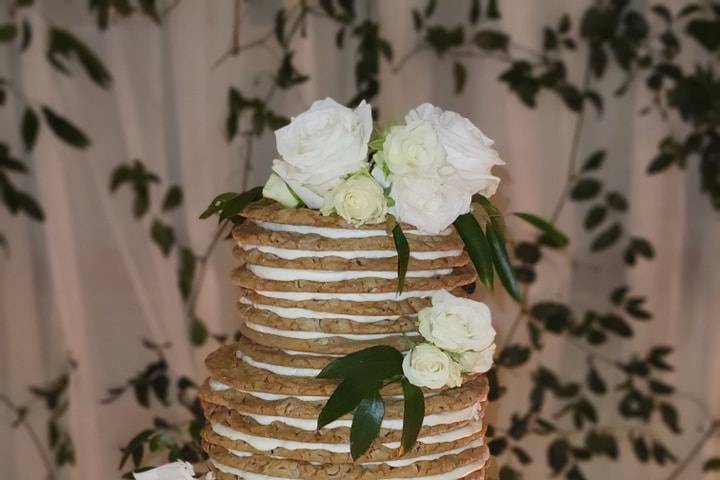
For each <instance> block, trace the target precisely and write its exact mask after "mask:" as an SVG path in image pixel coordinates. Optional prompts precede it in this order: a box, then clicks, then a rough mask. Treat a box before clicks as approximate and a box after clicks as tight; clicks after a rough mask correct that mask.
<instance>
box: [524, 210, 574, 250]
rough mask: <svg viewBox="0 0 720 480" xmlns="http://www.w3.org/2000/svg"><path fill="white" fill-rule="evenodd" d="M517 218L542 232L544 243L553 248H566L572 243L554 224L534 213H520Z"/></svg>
mask: <svg viewBox="0 0 720 480" xmlns="http://www.w3.org/2000/svg"><path fill="white" fill-rule="evenodd" d="M515 216H516V217H519V218H522V219H523V220H525V221H526V222H528V223H529V224H530V225H532V226H534V227H535V228H537V229H538V230H540V231H541V232H542V233H543V243H545V244H547V245H549V246H551V247H555V248H564V247H566V246H567V245H568V243H570V240H569V239H568V236H567V235H565V234H564V233H563V232H561V231H560V230H558V229H557V228H556V227H555V226H554V225H553V224H551V223H550V222H548V221H546V220H543V219H542V218H540V217H538V216H537V215H533V214H532V213H522V212H518V213H515Z"/></svg>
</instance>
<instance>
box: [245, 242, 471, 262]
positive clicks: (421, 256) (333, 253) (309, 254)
mask: <svg viewBox="0 0 720 480" xmlns="http://www.w3.org/2000/svg"><path fill="white" fill-rule="evenodd" d="M238 245H239V246H240V248H242V249H243V250H257V251H259V252H262V253H268V254H271V255H275V256H276V257H279V258H283V259H285V260H297V259H298V258H324V257H337V258H344V259H346V260H351V259H354V258H394V257H397V252H395V250H295V249H292V248H279V247H269V246H266V245H248V244H238ZM461 254H462V250H461V249H456V250H439V251H432V252H412V251H411V252H410V258H415V259H417V260H437V259H438V258H449V257H458V256H460V255H461Z"/></svg>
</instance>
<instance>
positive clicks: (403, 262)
mask: <svg viewBox="0 0 720 480" xmlns="http://www.w3.org/2000/svg"><path fill="white" fill-rule="evenodd" d="M388 221H389V222H391V221H394V219H392V218H391V217H388ZM392 236H393V242H394V243H395V251H396V252H397V276H398V279H397V293H398V294H400V293H402V291H403V288H404V287H405V276H406V275H407V269H408V262H409V261H410V245H409V244H408V241H407V238H405V234H404V233H403V231H402V228H400V224H399V223H395V226H394V227H393V228H392Z"/></svg>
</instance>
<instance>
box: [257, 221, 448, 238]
mask: <svg viewBox="0 0 720 480" xmlns="http://www.w3.org/2000/svg"><path fill="white" fill-rule="evenodd" d="M255 224H257V225H258V226H259V227H262V228H264V229H265V230H270V231H271V232H291V233H300V234H303V235H307V234H315V235H320V236H321V237H326V238H371V237H387V236H388V233H387V232H386V231H385V230H384V229H379V230H361V229H358V228H328V227H311V226H308V225H288V224H284V223H273V222H260V221H256V222H255ZM404 233H405V234H406V235H423V233H422V232H420V231H419V230H405V232H404ZM451 233H452V230H451V229H449V228H448V229H446V230H443V231H442V232H440V233H438V234H437V235H443V236H445V235H450V234H451Z"/></svg>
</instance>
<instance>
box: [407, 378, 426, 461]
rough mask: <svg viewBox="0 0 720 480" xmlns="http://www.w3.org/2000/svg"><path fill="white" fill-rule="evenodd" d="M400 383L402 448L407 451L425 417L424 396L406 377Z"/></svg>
mask: <svg viewBox="0 0 720 480" xmlns="http://www.w3.org/2000/svg"><path fill="white" fill-rule="evenodd" d="M401 384H402V389H403V397H404V407H403V430H402V448H403V451H405V452H407V451H408V450H410V449H411V448H412V447H413V445H415V441H416V440H417V437H418V434H419V433H420V428H421V427H422V423H423V418H425V396H424V395H423V392H422V390H421V389H420V388H419V387H416V386H415V385H413V384H412V383H410V381H409V380H408V379H407V378H404V377H403V379H402V380H401Z"/></svg>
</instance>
